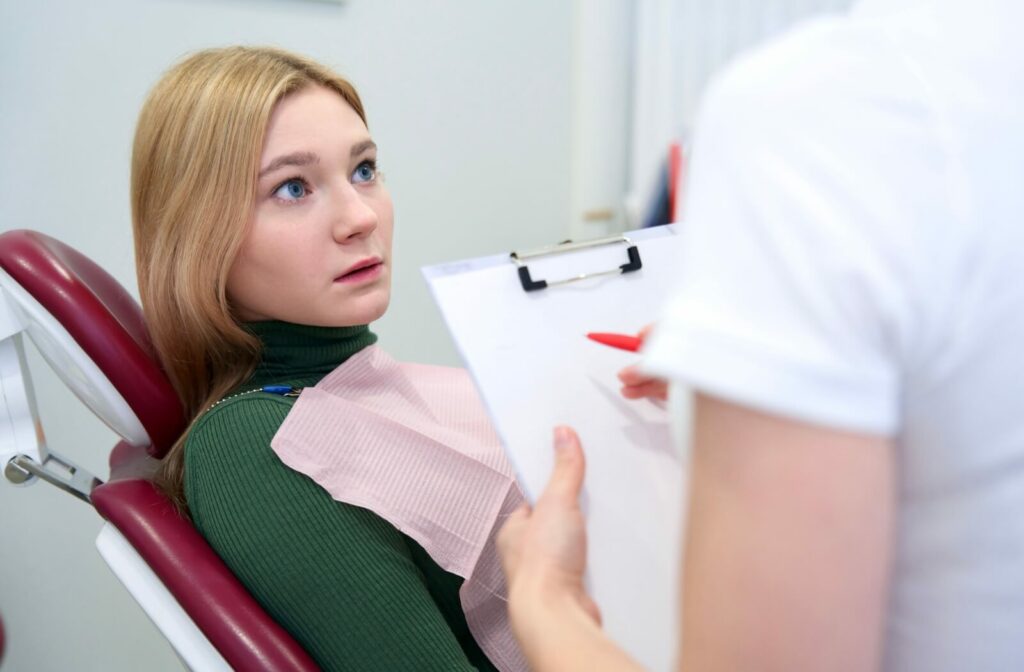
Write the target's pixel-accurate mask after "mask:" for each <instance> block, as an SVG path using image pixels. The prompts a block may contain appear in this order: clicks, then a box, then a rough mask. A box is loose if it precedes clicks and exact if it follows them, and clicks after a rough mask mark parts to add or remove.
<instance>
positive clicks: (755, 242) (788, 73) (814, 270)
mask: <svg viewBox="0 0 1024 672" xmlns="http://www.w3.org/2000/svg"><path fill="white" fill-rule="evenodd" d="M834 33H835V31H834V30H833V29H832V27H831V26H830V25H829V24H828V23H825V22H822V23H820V24H817V25H814V26H810V27H808V28H805V29H804V30H803V31H800V32H798V33H797V34H795V35H793V36H791V37H790V38H787V39H786V40H785V41H783V42H780V43H777V44H775V45H772V46H771V47H769V48H767V49H764V50H761V51H760V52H759V53H756V54H754V55H753V56H751V57H748V58H747V59H745V60H743V61H741V62H740V63H738V64H736V65H734V66H733V67H732V68H730V70H728V71H727V72H726V73H725V74H724V75H723V76H721V77H720V78H719V79H718V80H717V81H716V83H715V84H714V85H713V86H712V88H711V90H710V91H709V93H708V95H707V96H706V98H705V102H704V105H703V108H702V112H701V114H700V115H699V119H698V124H697V130H696V136H695V139H694V152H693V163H692V169H691V180H690V184H689V185H688V192H689V194H688V197H687V198H688V200H687V203H686V208H685V210H684V217H683V220H682V224H681V226H682V229H683V236H684V240H683V242H684V250H685V251H684V253H683V258H682V259H681V261H680V269H679V274H680V275H679V277H680V280H679V284H678V286H677V287H676V288H675V291H674V292H673V293H672V298H671V300H670V301H669V303H668V304H667V306H666V309H665V312H664V314H663V315H662V318H661V320H660V321H659V323H658V326H657V328H656V330H655V332H654V335H653V336H652V338H651V340H650V342H649V345H648V347H647V348H646V350H645V365H646V367H647V368H648V369H650V370H651V371H653V372H656V373H659V374H661V375H665V376H667V377H669V378H672V379H674V380H678V381H681V382H683V383H686V384H688V385H690V386H692V387H694V388H696V389H698V390H701V391H704V392H706V393H709V394H712V395H714V396H718V397H720V398H724V399H727V400H729V401H732V402H734V403H738V404H741V405H744V406H748V407H752V408H755V409H757V410H761V411H766V412H770V413H774V414H778V415H783V416H787V417H792V418H796V419H800V420H804V421H808V422H813V423H816V424H824V425H827V426H833V427H837V428H841V429H849V430H854V431H862V432H867V433H874V434H883V435H889V434H892V433H894V432H896V431H897V430H898V428H899V411H900V378H901V369H902V368H903V367H904V366H906V365H907V364H908V361H909V360H910V359H912V357H908V355H909V354H910V352H911V351H912V349H913V348H914V347H915V344H916V343H917V339H918V338H919V333H920V329H919V326H920V324H921V323H922V321H926V320H927V314H928V313H929V312H931V310H932V309H931V307H930V306H929V305H927V304H928V301H927V299H925V300H924V302H923V303H922V299H921V296H920V290H921V286H920V285H921V283H922V282H927V280H926V279H924V278H922V277H921V270H920V269H921V264H920V263H919V259H920V258H921V257H922V256H925V257H928V256H929V255H932V256H934V255H935V254H939V255H941V254H944V253H945V252H944V250H945V249H946V247H947V245H946V244H945V243H944V242H940V243H939V244H938V245H932V244H931V243H929V241H928V240H927V238H928V235H929V234H928V232H927V231H925V230H923V228H922V226H920V225H919V224H917V223H915V221H912V220H914V218H915V217H917V216H918V215H919V214H920V212H915V208H918V206H921V207H922V208H923V209H924V210H925V211H927V210H930V209H932V208H933V207H934V204H930V205H927V207H925V205H926V203H927V201H928V199H929V198H932V199H933V200H934V199H935V196H936V195H937V194H936V190H939V191H941V189H942V184H943V181H944V177H943V175H942V170H941V169H940V168H939V167H938V166H941V165H942V157H941V156H940V154H941V152H940V151H939V149H938V147H937V146H936V144H935V142H934V138H933V134H932V130H931V123H932V122H931V120H930V119H929V118H928V111H927V108H926V106H925V105H923V104H922V103H921V101H920V99H921V96H919V95H918V93H917V92H918V91H919V86H918V83H917V82H916V81H914V79H913V77H912V75H911V74H908V73H906V72H901V71H899V69H898V68H897V69H892V70H891V71H890V72H889V73H888V74H887V75H886V76H883V77H881V78H879V77H876V73H877V72H878V71H879V67H878V66H879V63H878V62H874V63H872V62H870V61H871V59H872V58H876V59H878V58H885V54H884V52H885V50H884V48H882V47H881V46H880V47H878V49H877V51H879V52H882V53H880V54H878V55H876V56H867V57H866V56H864V53H865V51H867V50H866V49H864V48H863V47H864V45H850V44H844V43H843V40H846V41H848V42H855V41H856V40H855V37H851V36H849V35H844V34H839V35H837V34H834ZM837 41H838V42H839V43H838V44H836V42H837ZM852 46H856V47H857V48H851V47H852ZM881 70H882V71H885V68H881ZM869 75H870V77H871V79H870V81H866V78H867V77H868V76H869ZM933 233H937V232H933ZM922 238H924V239H925V240H923V241H922V240H921V239H922ZM931 261H933V262H934V261H935V259H931ZM932 289H934V290H936V291H940V292H941V291H942V288H939V287H936V288H932Z"/></svg>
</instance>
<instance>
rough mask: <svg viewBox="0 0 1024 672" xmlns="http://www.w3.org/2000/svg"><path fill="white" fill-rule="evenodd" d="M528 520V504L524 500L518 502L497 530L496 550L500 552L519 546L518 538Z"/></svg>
mask: <svg viewBox="0 0 1024 672" xmlns="http://www.w3.org/2000/svg"><path fill="white" fill-rule="evenodd" d="M529 521H530V505H529V504H527V503H526V502H523V503H522V504H520V505H519V506H518V507H517V508H516V510H515V511H513V512H512V513H510V514H509V515H508V518H506V519H505V523H504V524H503V525H502V526H501V529H500V530H498V538H497V544H498V551H499V552H500V553H502V554H504V553H505V550H506V549H514V548H517V547H518V546H519V538H520V537H522V535H523V530H524V529H526V524H527V523H528V522H529Z"/></svg>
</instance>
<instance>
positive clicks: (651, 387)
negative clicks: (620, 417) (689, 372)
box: [621, 379, 668, 401]
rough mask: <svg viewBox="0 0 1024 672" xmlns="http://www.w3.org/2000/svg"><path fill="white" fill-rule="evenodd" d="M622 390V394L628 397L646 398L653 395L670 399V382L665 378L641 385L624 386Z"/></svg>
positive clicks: (655, 397) (657, 397)
mask: <svg viewBox="0 0 1024 672" xmlns="http://www.w3.org/2000/svg"><path fill="white" fill-rule="evenodd" d="M621 392H622V396H623V397H625V398H626V399H646V398H648V397H651V398H654V399H661V400H662V401H666V400H667V399H668V383H666V382H665V381H664V380H658V379H655V380H652V381H650V382H647V383H643V384H640V385H629V386H626V387H623V388H622V390H621Z"/></svg>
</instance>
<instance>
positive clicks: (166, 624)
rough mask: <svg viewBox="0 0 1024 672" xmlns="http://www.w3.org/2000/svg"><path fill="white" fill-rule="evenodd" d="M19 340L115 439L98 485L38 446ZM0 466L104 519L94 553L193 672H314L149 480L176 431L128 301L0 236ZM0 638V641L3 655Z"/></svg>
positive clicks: (72, 255)
mask: <svg viewBox="0 0 1024 672" xmlns="http://www.w3.org/2000/svg"><path fill="white" fill-rule="evenodd" d="M22 334H26V335H27V336H28V337H29V338H31V339H32V341H33V342H34V343H35V344H36V346H37V348H38V349H39V351H40V352H41V353H42V355H43V357H44V358H45V359H46V360H47V361H48V362H49V364H50V365H51V366H53V368H54V369H55V371H56V372H57V373H58V375H60V377H61V378H62V379H63V380H64V382H65V383H66V384H67V385H68V386H69V387H70V388H71V389H72V390H73V391H74V392H75V394H76V395H77V396H78V397H79V399H81V400H82V401H83V402H84V403H85V404H86V405H88V406H89V408H90V409H92V411H93V412H94V413H96V414H97V415H98V416H99V417H100V418H101V419H102V420H103V421H104V422H105V423H106V424H107V425H109V426H110V427H111V428H112V429H113V430H114V431H115V432H117V434H118V435H119V436H121V437H122V438H123V440H122V441H121V442H120V443H118V444H117V445H116V446H115V447H114V448H113V450H112V451H111V453H110V459H109V463H110V479H109V480H108V481H107V482H106V483H103V482H101V481H100V480H99V479H97V478H95V477H93V476H92V475H90V474H87V473H85V472H84V471H83V470H81V469H79V468H77V467H76V466H75V465H73V464H71V463H70V462H69V461H68V460H65V459H64V458H61V457H60V456H58V455H57V454H55V453H54V452H52V451H50V450H49V448H48V447H47V446H46V445H45V444H44V443H43V441H42V439H41V432H39V431H37V423H38V418H37V415H36V413H35V401H34V399H33V398H32V392H31V390H32V387H31V384H30V382H29V381H28V374H29V372H28V367H27V366H26V363H25V355H24V348H23V344H22ZM0 385H2V391H3V393H4V394H3V397H2V399H3V403H4V404H5V405H6V407H7V409H6V410H7V413H6V415H5V417H3V418H0V441H2V442H0V468H3V470H4V475H5V476H6V477H7V479H8V480H10V481H12V482H15V483H26V482H30V481H33V480H43V481H47V482H49V483H52V484H54V485H57V486H58V487H60V488H61V489H63V490H65V491H67V492H69V493H71V494H73V495H75V496H77V497H79V498H80V499H82V500H84V501H85V502H87V503H89V504H91V505H92V506H93V507H95V509H96V511H97V512H98V513H99V514H100V515H101V516H102V517H103V518H104V519H105V521H106V523H105V524H104V526H103V528H102V530H101V531H100V534H99V537H98V538H97V540H96V545H97V548H98V549H99V551H100V554H101V555H102V556H103V558H104V560H105V561H106V562H107V564H108V565H110V568H111V570H112V571H113V572H114V573H115V575H116V576H117V577H118V579H119V580H120V581H121V582H122V583H123V584H124V585H125V587H126V588H127V589H128V590H129V592H131V593H132V596H133V597H134V598H135V599H136V600H137V601H138V602H139V604H140V605H141V606H142V607H143V609H144V610H145V611H146V613H147V614H148V615H149V616H150V618H151V619H152V620H153V621H154V623H155V624H156V625H157V627H158V628H159V629H160V630H161V632H162V633H163V634H164V635H165V636H166V637H167V638H168V640H169V641H170V642H171V645H172V646H173V647H174V648H175V650H176V651H177V653H178V655H179V656H180V657H181V658H182V660H183V661H184V662H185V664H186V665H187V666H188V667H190V668H191V669H194V670H229V669H236V670H268V671H279V670H280V671H284V670H288V671H297V670H303V671H305V670H316V669H317V667H316V665H315V664H314V663H313V661H312V659H310V658H309V656H308V655H307V654H306V652H305V651H304V650H303V649H302V648H301V647H300V646H299V645H298V644H297V643H296V642H295V641H294V640H293V639H292V638H291V637H290V636H289V635H288V634H287V633H285V632H284V630H282V629H281V628H280V626H278V625H277V624H276V623H275V622H274V621H273V620H271V619H270V618H269V617H268V616H267V615H266V613H264V611H263V610H262V609H261V608H260V606H259V605H258V604H257V603H256V602H255V600H254V599H253V598H252V597H251V596H250V595H249V594H248V593H247V592H246V590H245V588H243V587H242V585H241V584H240V583H239V582H238V580H237V579H236V578H235V577H234V576H233V575H232V574H231V572H230V571H229V570H228V568H227V567H226V566H225V565H224V563H223V562H222V561H221V560H220V558H219V557H217V555H216V554H215V553H214V552H213V550H212V549H211V548H210V547H209V546H208V545H207V543H206V542H205V540H204V539H203V538H202V537H201V536H200V535H199V533H198V532H196V530H195V528H193V527H192V524H191V523H190V522H189V521H188V520H187V519H185V518H183V517H182V516H180V515H179V514H178V513H177V512H176V511H175V509H174V508H173V506H172V505H171V504H170V502H169V501H168V500H167V499H166V498H165V497H164V496H163V495H162V494H161V493H160V492H159V491H158V490H157V489H156V488H155V487H154V486H153V484H152V483H151V482H150V481H149V480H148V476H149V475H150V474H152V472H153V468H154V465H155V464H156V459H155V458H159V457H162V456H163V455H164V453H165V452H166V451H167V450H168V449H169V448H170V446H171V445H172V444H173V442H174V441H175V439H176V438H177V437H178V435H179V434H180V432H181V431H182V430H183V428H184V423H185V420H184V418H183V417H182V411H181V407H180V404H179V402H178V399H177V396H176V395H175V393H174V390H173V389H172V387H171V385H170V383H169V382H168V380H167V378H166V376H165V375H164V373H163V371H162V370H161V368H160V366H159V364H158V363H157V361H156V358H155V356H154V354H153V349H152V346H151V344H150V341H149V336H148V333H147V331H146V327H145V324H144V322H143V319H142V311H141V309H140V308H139V306H138V304H137V303H136V302H135V300H134V299H133V298H132V297H131V296H130V295H129V294H128V293H127V292H126V291H125V290H124V288H122V287H121V286H120V285H119V284H118V283H117V281H115V280H114V279H113V278H112V277H111V276H110V275H109V274H107V273H106V272H105V271H104V270H103V269H101V268H100V267H99V266H97V265H96V264H94V263H93V262H92V261H90V260H89V259H87V258H86V257H85V256H83V255H82V254H80V253H78V252H77V251H75V250H74V249H72V248H70V247H68V246H67V245H64V244H63V243H61V242H60V241H57V240H55V239H53V238H51V237H48V236H46V235H43V234H41V233H37V232H34V231H27V230H18V231H8V232H6V233H3V234H0ZM2 646H3V634H2V630H0V655H2Z"/></svg>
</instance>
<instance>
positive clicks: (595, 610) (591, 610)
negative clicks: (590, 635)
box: [580, 593, 603, 627]
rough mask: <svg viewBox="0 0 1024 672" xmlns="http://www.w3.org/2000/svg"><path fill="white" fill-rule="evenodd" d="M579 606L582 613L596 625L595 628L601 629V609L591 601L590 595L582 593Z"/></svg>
mask: <svg viewBox="0 0 1024 672" xmlns="http://www.w3.org/2000/svg"><path fill="white" fill-rule="evenodd" d="M580 606H581V607H583V611H585V612H586V613H587V615H588V616H590V617H591V618H592V619H594V622H595V623H597V627H601V625H602V624H603V619H602V618H601V608H600V607H598V606H597V602H594V600H593V599H591V597H590V595H587V594H586V593H583V595H582V596H581V597H580Z"/></svg>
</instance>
